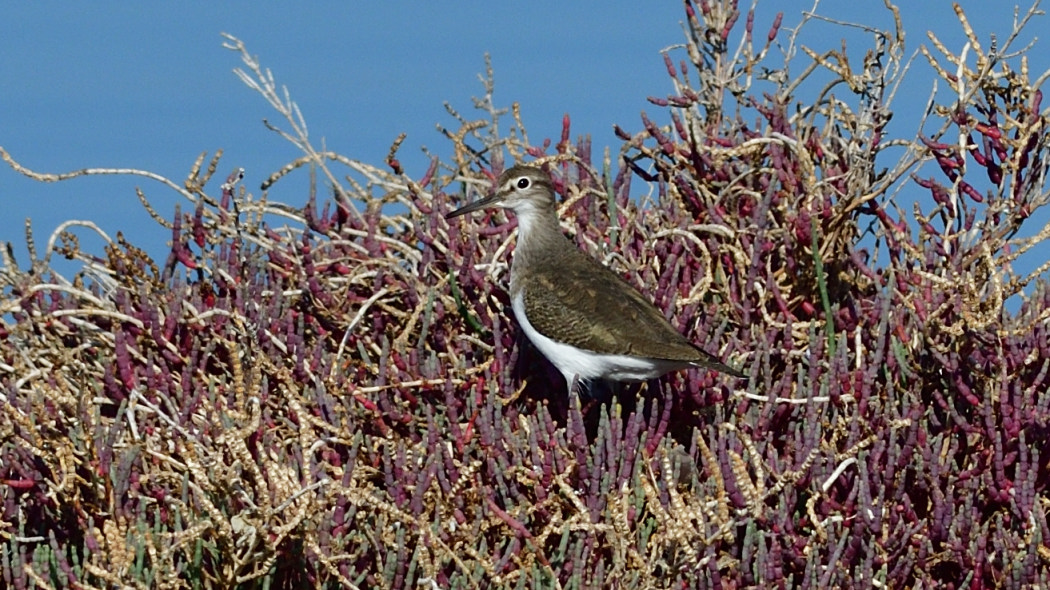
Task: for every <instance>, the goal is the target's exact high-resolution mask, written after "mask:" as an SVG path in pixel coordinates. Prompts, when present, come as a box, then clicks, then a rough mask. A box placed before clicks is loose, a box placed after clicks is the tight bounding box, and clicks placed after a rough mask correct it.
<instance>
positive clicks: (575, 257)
mask: <svg viewBox="0 0 1050 590" xmlns="http://www.w3.org/2000/svg"><path fill="white" fill-rule="evenodd" d="M493 208H499V209H509V210H511V211H512V212H513V213H514V215H515V217H516V218H517V220H518V238H517V245H516V246H515V249H514V258H513V260H512V262H511V267H510V300H511V308H512V309H513V311H514V316H515V318H516V319H517V321H518V324H519V326H520V327H521V330H522V331H523V332H524V333H525V335H526V337H528V339H529V341H530V342H531V343H532V345H533V346H535V347H536V349H538V350H539V351H540V352H541V353H542V354H543V356H544V357H546V358H547V360H549V361H550V362H551V363H552V364H553V365H554V366H555V368H557V369H558V371H559V372H560V373H561V374H562V376H563V377H564V378H565V383H566V387H567V388H568V390H569V393H570V395H571V394H573V393H574V392H575V391H576V387H577V386H581V387H586V386H587V385H588V384H589V383H591V382H592V381H593V380H595V379H600V380H603V381H618V382H639V381H648V380H650V379H655V378H657V377H660V376H662V375H664V374H666V373H668V372H671V371H676V370H682V369H686V368H689V367H704V368H708V369H713V370H716V371H719V372H722V373H725V374H727V375H731V376H733V377H737V378H743V377H746V375H745V374H744V373H743V372H741V371H739V370H737V369H735V368H733V367H730V366H729V365H726V364H725V363H723V362H721V361H720V360H719V359H718V358H716V357H715V356H714V355H712V354H710V353H708V352H707V351H705V350H703V349H701V348H700V347H699V346H697V345H695V344H693V343H692V342H690V341H689V339H687V338H686V337H685V336H683V335H682V334H681V333H679V332H678V330H676V329H675V328H674V326H672V325H671V323H670V322H669V321H667V319H666V318H665V317H664V315H663V314H662V313H661V312H660V311H659V310H658V309H657V308H656V306H655V305H653V303H652V302H651V301H649V300H648V299H646V298H645V297H644V296H642V294H641V293H639V292H638V291H637V290H636V289H635V288H634V287H633V286H631V285H630V284H629V283H628V282H627V281H625V280H624V279H622V278H620V276H619V275H617V274H616V273H615V272H613V271H612V270H610V269H609V268H607V267H605V266H604V265H602V264H601V263H600V262H598V261H597V260H596V259H594V258H592V257H591V256H590V255H588V254H587V253H585V252H584V251H582V250H580V249H579V248H577V247H576V245H575V244H573V243H572V241H570V240H569V238H568V237H566V236H565V234H563V233H562V232H561V229H560V227H559V225H558V213H557V208H556V200H555V193H554V185H553V183H552V182H551V178H550V176H549V175H548V174H547V173H546V172H544V171H543V170H541V169H539V168H536V167H533V166H526V165H522V164H519V165H515V166H512V167H511V168H509V169H507V170H506V171H504V172H503V174H501V175H500V177H499V181H498V183H497V190H496V192H495V193H494V194H492V195H491V196H489V197H486V198H483V199H481V200H478V201H475V202H473V203H470V204H468V205H465V206H463V207H460V208H459V209H456V210H454V211H452V212H451V213H449V214H448V215H446V219H449V220H451V219H453V218H456V217H459V216H462V215H466V214H468V213H472V212H475V211H480V210H484V209H493Z"/></svg>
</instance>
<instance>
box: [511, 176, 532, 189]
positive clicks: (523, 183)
mask: <svg viewBox="0 0 1050 590" xmlns="http://www.w3.org/2000/svg"><path fill="white" fill-rule="evenodd" d="M514 185H515V186H517V187H518V188H519V189H526V188H529V179H528V178H526V177H524V176H522V177H521V178H519V179H518V181H517V182H515V183H514Z"/></svg>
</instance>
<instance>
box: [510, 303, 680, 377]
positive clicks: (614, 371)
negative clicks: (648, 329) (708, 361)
mask: <svg viewBox="0 0 1050 590" xmlns="http://www.w3.org/2000/svg"><path fill="white" fill-rule="evenodd" d="M525 289H528V286H527V285H526V286H524V287H523V288H522V289H521V292H520V293H519V294H518V296H517V297H515V298H514V299H513V300H512V301H511V308H513V309H514V317H516V318H517V319H518V324H520V325H521V329H522V330H523V331H524V332H525V335H526V336H528V337H529V341H530V342H532V345H533V346H535V347H536V348H538V349H539V351H540V352H541V353H543V356H545V357H547V360H549V361H550V362H551V363H553V364H554V366H555V367H557V368H558V370H559V371H561V374H562V375H563V376H565V382H566V384H568V386H569V388H570V389H571V388H572V382H573V379H574V378H577V377H578V378H579V379H580V380H581V381H584V382H586V381H589V380H591V379H596V378H597V379H608V380H610V381H646V380H648V379H655V378H657V377H659V376H660V375H663V374H664V373H666V372H668V371H672V370H674V369H680V368H682V367H684V366H688V363H676V362H673V361H664V360H656V359H649V358H643V357H637V356H627V355H622V354H599V353H597V352H592V351H590V350H583V349H580V348H576V347H573V346H569V345H568V344H564V343H562V342H555V341H554V340H551V339H550V338H548V337H546V336H544V335H543V334H540V333H539V332H538V331H536V328H533V327H532V324H530V323H529V319H528V318H527V317H526V316H525V297H524V293H525Z"/></svg>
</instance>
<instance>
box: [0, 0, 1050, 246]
mask: <svg viewBox="0 0 1050 590" xmlns="http://www.w3.org/2000/svg"><path fill="white" fill-rule="evenodd" d="M742 4H744V5H745V6H746V5H747V4H746V3H742ZM904 4H909V3H907V2H905V3H904ZM910 4H914V6H905V7H903V8H902V15H903V18H904V25H905V30H906V31H907V35H908V37H907V44H908V48H909V51H913V50H915V49H917V48H918V47H919V44H921V43H925V42H926V36H925V31H926V30H927V29H933V30H934V31H936V33H937V34H938V36H940V37H941V39H942V40H944V41H945V42H946V43H947V44H948V46H949V47H951V48H955V49H959V48H961V47H962V45H963V43H964V42H965V39H964V38H963V36H962V33H961V30H960V28H959V26H958V24H957V22H956V20H955V16H954V13H953V11H952V8H951V4H950V3H949V2H941V1H937V2H933V1H924V2H913V3H910ZM812 5H813V4H812V2H808V1H807V2H801V1H798V0H782V1H771V0H770V1H765V2H760V5H759V7H758V11H757V16H756V30H757V31H762V32H763V33H764V32H765V31H766V30H768V27H769V24H770V23H771V22H772V20H773V17H774V15H775V13H776V12H777V11H783V12H784V13H785V17H784V26H785V27H793V26H795V25H796V24H797V23H798V22H799V20H800V18H801V15H802V12H803V11H804V10H808V9H810V8H811V7H812ZM963 5H964V7H965V8H966V9H967V11H968V14H969V16H970V19H971V22H972V23H973V24H974V27H975V29H976V30H977V33H978V35H979V36H980V38H981V41H982V42H983V43H987V42H988V35H989V34H991V33H997V34H998V36H999V37H1000V39H1001V40H1002V39H1005V37H1006V36H1007V35H1008V34H1009V31H1010V28H1011V27H1010V23H1011V20H1012V18H1013V12H1012V6H1011V5H1009V4H1007V3H988V2H983V1H981V2H978V1H975V0H973V1H969V2H965V1H964V2H963ZM858 7H862V8H858ZM1026 7H1027V5H1026ZM819 12H820V13H822V14H824V15H827V16H830V17H834V18H838V19H842V20H849V21H853V22H864V23H868V24H873V25H876V26H879V27H883V28H885V27H888V26H889V25H890V22H891V21H890V19H889V16H888V13H887V12H886V11H885V10H884V9H883V8H882V3H881V2H874V1H869V2H841V1H837V2H832V1H826V2H825V3H824V5H822V6H821V7H820V10H819ZM682 18H683V13H682V7H681V3H680V2H673V1H666V2H651V1H650V2H622V1H610V2H603V3H600V4H599V3H568V2H565V3H563V2H551V1H531V2H503V3H493V2H462V3H455V4H451V3H412V4H409V3H400V2H375V3H351V2H345V3H339V4H336V3H311V4H301V5H295V6H294V8H293V7H292V5H290V4H278V3H248V2H227V3H216V2H181V3H117V2H95V3H63V4H58V3H31V2H26V3H9V4H8V5H7V6H5V8H4V18H3V19H0V84H2V88H3V90H2V91H0V145H2V146H3V147H4V148H6V149H7V150H8V151H9V152H10V153H11V154H12V155H13V156H14V157H15V158H16V159H18V160H19V161H20V162H21V163H22V164H23V165H25V166H27V167H29V168H32V169H35V170H37V171H40V172H66V171H70V170H74V169H78V168H84V167H129V168H139V169H146V170H150V171H153V172H157V173H160V174H163V175H166V176H168V177H169V178H171V179H173V180H175V181H176V182H180V183H181V181H182V179H183V178H185V176H186V173H187V172H188V170H189V168H190V166H191V164H192V163H193V161H194V159H195V158H196V156H197V155H198V154H199V153H200V152H201V151H209V152H213V151H214V150H216V149H217V148H222V149H224V150H225V157H224V158H223V161H222V164H221V167H220V171H221V175H222V176H225V173H226V172H227V171H229V170H231V169H232V168H234V167H237V166H242V167H244V168H245V169H246V170H247V177H246V181H247V186H248V187H249V189H250V190H252V191H255V192H256V193H257V192H258V186H259V184H260V182H261V181H262V179H264V178H266V177H267V176H268V175H269V174H270V173H271V172H272V171H274V170H276V169H278V168H280V167H281V166H283V165H284V164H285V163H287V162H288V161H290V160H292V159H294V158H295V157H297V156H298V155H299V154H298V153H297V152H296V151H295V149H294V147H293V146H291V145H290V144H288V143H287V142H285V141H284V140H282V139H281V138H279V137H278V136H277V135H275V134H273V133H272V132H270V131H268V130H266V129H265V127H264V126H263V125H262V123H261V121H262V119H263V118H269V119H271V120H274V119H276V118H277V117H276V114H275V113H274V112H273V111H272V110H270V108H269V106H268V105H267V104H266V103H265V102H264V101H263V100H262V98H261V97H260V96H259V95H257V94H256V93H254V92H253V91H251V90H249V89H248V88H247V87H245V86H244V85H243V84H242V83H241V82H240V81H239V80H238V79H237V78H236V76H234V75H233V73H232V69H233V68H235V67H238V66H239V65H240V60H239V56H238V55H237V54H236V53H234V52H231V51H228V50H225V49H223V48H222V41H223V39H222V38H221V37H220V32H228V33H230V34H233V35H235V36H237V37H239V38H241V39H242V40H243V41H244V42H245V43H246V44H247V46H248V49H249V51H250V52H251V53H253V54H255V55H257V56H259V58H260V59H261V61H262V63H263V65H264V66H266V67H268V68H270V69H271V70H272V71H273V73H274V75H275V76H276V77H277V80H278V81H279V82H280V83H282V84H284V85H286V86H287V87H288V88H289V90H290V92H291V94H292V97H293V98H294V99H295V100H296V101H297V102H298V104H299V106H300V108H301V109H302V111H303V113H304V115H305V117H306V120H307V122H308V124H309V127H310V131H311V135H312V136H313V138H314V139H315V141H316V145H320V144H321V140H322V139H323V140H324V143H325V145H327V147H328V148H329V149H332V150H335V151H338V152H341V153H343V154H345V155H347V156H350V157H352V158H355V159H359V160H363V161H367V162H371V163H377V164H378V163H380V162H381V161H382V159H383V158H384V156H385V155H386V153H387V150H388V149H389V146H390V143H391V141H392V140H393V138H395V137H396V136H397V135H398V134H399V133H401V132H405V133H407V134H408V138H407V140H406V141H405V143H404V145H403V148H402V152H401V159H402V162H403V163H404V164H405V166H406V168H407V170H408V171H409V173H410V174H414V175H420V174H421V173H422V171H423V170H424V168H425V166H426V162H425V160H424V158H423V157H422V155H421V154H420V152H419V147H420V146H423V145H426V146H428V147H430V148H432V149H434V150H436V151H438V152H439V153H444V152H442V150H443V149H444V148H445V146H446V145H447V142H446V141H445V140H444V139H443V138H442V137H440V136H439V134H438V133H437V132H436V131H435V124H438V123H442V124H445V125H449V126H453V125H454V121H453V120H452V119H451V118H450V117H449V116H448V115H447V114H446V113H445V111H444V108H443V107H442V103H443V102H445V101H448V102H449V103H451V104H452V105H453V106H455V107H456V108H458V109H459V110H460V111H462V112H466V111H469V110H470V108H471V97H472V96H478V95H480V94H481V93H482V87H481V85H480V84H479V82H478V74H479V73H480V72H483V71H484V54H485V53H486V52H487V53H489V54H491V56H492V62H493V66H494V69H495V77H496V99H497V101H498V102H499V103H500V104H503V105H509V104H510V103H511V102H512V101H518V102H520V103H521V105H522V111H523V115H524V120H525V123H526V126H527V128H528V129H529V134H530V137H531V138H532V139H533V140H534V141H536V140H537V139H539V138H542V137H545V136H550V137H557V135H558V133H559V132H560V126H561V118H562V115H563V114H565V113H569V114H570V115H571V117H572V120H573V133H574V136H575V135H577V134H583V133H589V134H590V135H591V136H592V138H593V141H594V145H595V152H596V153H600V148H601V147H602V146H605V145H611V144H615V143H616V139H615V137H614V136H613V133H612V126H613V124H614V123H617V124H620V125H621V126H623V127H624V128H626V129H629V130H637V129H639V127H640V123H639V116H638V112H639V111H640V110H643V109H645V110H647V111H648V112H650V113H653V112H655V111H657V110H658V109H657V107H655V106H653V105H650V104H648V103H647V102H646V100H645V99H646V96H649V95H657V96H662V95H666V94H667V93H668V92H669V90H670V84H669V82H668V79H667V75H666V71H665V69H664V66H663V62H662V58H661V57H660V53H659V52H660V50H661V49H663V48H665V47H668V46H671V45H674V44H677V43H679V42H680V41H681V39H682V38H683V34H682V29H681V25H680V24H679V23H680V21H681V20H682ZM1048 25H1050V21H1048V20H1047V17H1039V18H1038V19H1037V20H1036V22H1035V23H1034V26H1031V27H1030V29H1029V31H1030V32H1029V33H1028V35H1027V37H1025V38H1026V39H1030V38H1031V37H1032V35H1033V34H1034V32H1036V31H1039V30H1040V29H1043V30H1046V27H1047V26H1048ZM806 31H807V32H806V33H805V34H804V35H803V37H802V40H803V42H804V43H805V44H806V45H808V46H810V47H812V48H814V49H817V50H820V51H823V50H827V49H835V48H839V47H840V43H841V39H842V38H843V37H847V38H848V43H849V46H850V47H851V48H852V49H853V50H854V51H857V50H859V49H860V48H861V47H866V46H867V44H868V43H870V41H868V40H867V39H863V38H861V37H858V36H857V35H858V34H859V33H858V31H857V30H856V29H844V28H841V27H833V26H831V25H827V24H824V23H811V25H809V26H808V28H807V29H806ZM1018 46H1020V44H1019V45H1018ZM1045 47H1046V45H1045V42H1043V41H1039V42H1038V45H1037V50H1036V51H1034V52H1033V53H1031V54H1030V55H1031V56H1032V64H1031V69H1032V70H1033V71H1042V70H1043V69H1046V68H1047V67H1048V63H1050V59H1048V58H1047V57H1045V56H1046V55H1048V52H1047V50H1046V48H1045ZM1033 77H1034V76H1033ZM932 79H933V74H932V72H931V70H930V68H929V67H928V66H927V65H926V63H925V59H923V58H921V57H919V58H918V59H917V60H916V62H915V64H914V65H913V68H912V73H911V74H910V80H909V84H908V86H907V87H906V88H905V89H904V90H903V91H902V93H901V95H900V96H899V97H898V99H897V103H896V107H897V111H898V117H897V118H895V121H894V124H899V125H906V124H907V120H908V118H909V117H914V116H916V115H917V113H918V112H920V111H921V110H922V108H923V107H924V105H925V101H926V98H927V96H928V92H929V89H930V86H931V82H932ZM942 87H943V85H942ZM1044 104H1045V102H1044ZM908 129H909V130H913V129H914V125H913V126H912V127H908ZM135 186H141V187H142V188H143V189H144V190H145V191H146V192H147V194H148V195H149V196H150V198H151V199H152V201H153V203H154V205H155V206H156V207H157V208H158V210H159V211H160V212H161V213H163V214H170V213H171V211H172V210H173V207H174V203H175V202H176V201H177V197H176V195H174V194H173V193H172V192H171V191H169V190H167V189H166V188H164V187H162V186H160V185H158V184H156V183H153V182H152V181H149V180H146V179H142V178H103V177H92V178H79V179H74V180H72V181H66V182H63V183H58V184H41V183H37V182H34V181H30V180H28V179H25V178H23V177H22V176H20V175H19V174H17V173H15V172H14V171H12V170H11V169H9V168H8V167H7V166H6V165H0V207H2V211H3V213H4V214H3V215H0V242H8V241H9V242H13V243H14V246H15V251H16V253H18V256H19V261H20V263H22V265H23V266H24V265H25V263H26V259H25V255H24V252H25V250H24V245H23V244H24V238H23V225H24V220H25V218H26V217H31V218H32V220H33V224H34V228H35V233H36V237H37V240H38V242H40V243H41V245H42V242H44V241H45V240H46V237H47V236H48V235H49V234H50V232H51V231H52V230H53V229H54V228H55V227H56V226H57V225H58V224H59V223H61V222H62V221H65V220H68V219H91V220H93V221H95V222H96V223H98V224H99V225H100V226H101V227H102V228H103V229H104V230H106V231H107V232H109V233H110V235H115V234H116V232H117V231H118V230H121V231H124V233H125V234H126V235H128V236H129V237H130V239H131V240H132V242H133V243H137V244H139V245H142V246H144V247H146V249H147V251H148V252H149V253H150V254H152V255H154V256H156V257H159V258H161V259H163V258H164V256H165V255H166V249H165V242H166V241H167V240H168V238H169V235H168V234H167V232H165V231H164V230H162V229H161V228H160V227H159V226H157V225H156V224H154V223H153V221H152V220H150V218H149V217H148V216H147V215H146V213H145V212H144V211H143V209H142V207H141V206H140V204H139V203H138V200H137V199H136V197H135V193H134V187H135ZM304 187H305V178H304V179H303V180H302V181H301V182H288V181H285V182H283V183H281V184H279V185H278V186H277V188H276V189H275V190H274V191H273V192H272V194H271V198H273V199H276V200H280V201H284V202H287V203H289V204H293V205H298V204H301V202H302V199H303V198H304V197H303V196H304V194H305V191H304V190H303V188H304ZM183 205H185V203H183ZM84 245H86V246H89V247H91V242H90V240H87V239H85V242H84ZM96 251H98V250H97V249H96Z"/></svg>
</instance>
